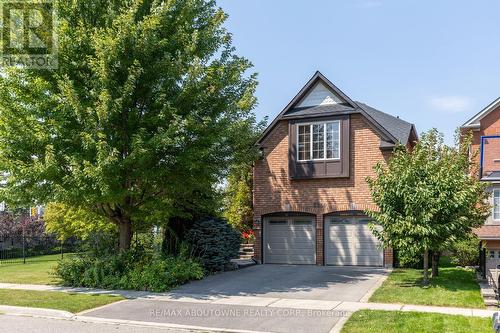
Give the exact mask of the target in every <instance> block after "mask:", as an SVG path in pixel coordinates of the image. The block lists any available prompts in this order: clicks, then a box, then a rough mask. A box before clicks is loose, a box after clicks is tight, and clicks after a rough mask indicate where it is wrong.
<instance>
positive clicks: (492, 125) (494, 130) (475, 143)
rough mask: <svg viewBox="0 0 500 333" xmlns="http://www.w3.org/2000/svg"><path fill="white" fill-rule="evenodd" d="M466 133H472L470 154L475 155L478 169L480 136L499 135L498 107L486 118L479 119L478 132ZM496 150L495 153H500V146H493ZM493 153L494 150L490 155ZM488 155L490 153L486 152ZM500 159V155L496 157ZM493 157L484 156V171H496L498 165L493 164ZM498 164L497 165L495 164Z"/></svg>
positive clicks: (499, 111)
mask: <svg viewBox="0 0 500 333" xmlns="http://www.w3.org/2000/svg"><path fill="white" fill-rule="evenodd" d="M466 131H472V146H471V148H472V152H473V153H474V154H476V165H477V166H478V167H479V165H480V157H481V154H480V151H479V150H480V148H481V137H482V136H494V135H500V107H498V108H497V109H496V110H494V111H492V112H490V113H489V114H488V115H487V116H486V117H484V118H483V119H481V127H480V128H479V130H469V129H465V132H466ZM495 148H497V149H498V150H497V152H500V145H498V146H495ZM493 153H495V150H491V154H493ZM488 154H490V151H489V152H488ZM496 158H500V154H499V155H498V157H496ZM494 159H495V156H493V155H492V156H489V155H488V156H485V159H484V162H485V164H484V166H483V167H484V169H485V170H494V169H498V167H499V166H498V165H495V164H494V163H495V162H494ZM497 164H498V163H497Z"/></svg>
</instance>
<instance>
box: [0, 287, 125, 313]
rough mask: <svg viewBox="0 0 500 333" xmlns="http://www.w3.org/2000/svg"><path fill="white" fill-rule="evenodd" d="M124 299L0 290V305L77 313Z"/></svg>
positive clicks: (51, 292)
mask: <svg viewBox="0 0 500 333" xmlns="http://www.w3.org/2000/svg"><path fill="white" fill-rule="evenodd" d="M122 299H124V298H123V297H121V296H110V295H86V294H74V293H63V292H56V291H32V290H14V289H0V304H1V305H12V306H26V307H32V308H47V309H56V310H65V311H69V312H73V313H78V312H80V311H83V310H87V309H92V308H96V307H98V306H102V305H106V304H109V303H114V302H117V301H120V300H122Z"/></svg>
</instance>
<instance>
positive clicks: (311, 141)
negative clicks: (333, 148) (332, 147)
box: [295, 120, 342, 162]
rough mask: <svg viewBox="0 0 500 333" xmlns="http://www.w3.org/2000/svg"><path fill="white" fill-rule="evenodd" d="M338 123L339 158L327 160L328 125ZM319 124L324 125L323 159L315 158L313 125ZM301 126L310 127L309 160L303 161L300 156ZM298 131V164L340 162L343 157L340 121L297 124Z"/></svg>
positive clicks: (296, 141)
mask: <svg viewBox="0 0 500 333" xmlns="http://www.w3.org/2000/svg"><path fill="white" fill-rule="evenodd" d="M335 123H337V124H338V125H339V134H338V139H339V157H332V158H326V156H327V154H326V138H327V134H326V125H327V124H335ZM318 124H323V131H324V134H323V140H324V142H323V156H324V157H323V158H313V127H312V125H318ZM300 126H309V132H310V133H309V135H310V143H309V144H310V147H309V159H307V160H301V159H300V157H299V156H300V155H299V127H300ZM296 127H297V130H296V140H295V143H296V147H297V161H298V162H308V161H340V159H341V156H342V141H341V140H342V135H341V132H342V128H341V123H340V120H330V121H315V122H308V123H297V124H296Z"/></svg>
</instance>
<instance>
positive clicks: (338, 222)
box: [325, 217, 384, 266]
mask: <svg viewBox="0 0 500 333" xmlns="http://www.w3.org/2000/svg"><path fill="white" fill-rule="evenodd" d="M369 222H370V220H369V218H367V217H330V218H327V219H326V220H325V229H326V230H325V255H326V264H327V265H348V266H383V264H384V255H383V251H382V249H381V248H380V246H379V245H380V242H379V241H378V239H377V238H376V237H375V236H374V235H373V233H372V232H371V230H370V228H369V227H368V223H369Z"/></svg>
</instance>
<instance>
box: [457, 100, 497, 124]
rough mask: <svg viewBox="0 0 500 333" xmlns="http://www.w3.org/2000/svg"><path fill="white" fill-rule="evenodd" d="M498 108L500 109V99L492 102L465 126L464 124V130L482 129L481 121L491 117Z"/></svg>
mask: <svg viewBox="0 0 500 333" xmlns="http://www.w3.org/2000/svg"><path fill="white" fill-rule="evenodd" d="M498 107H500V97H499V98H497V99H496V100H494V101H493V102H491V104H490V105H488V106H487V107H485V108H484V109H483V110H481V111H480V112H479V113H478V114H476V115H475V116H474V117H472V118H471V119H469V120H468V121H467V122H466V123H465V124H463V125H462V126H461V127H462V128H475V129H479V128H480V127H481V119H483V118H484V117H486V116H487V115H489V114H490V113H491V112H493V111H495V110H496V109H497V108H498Z"/></svg>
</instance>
